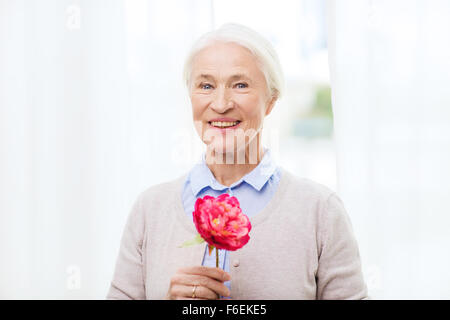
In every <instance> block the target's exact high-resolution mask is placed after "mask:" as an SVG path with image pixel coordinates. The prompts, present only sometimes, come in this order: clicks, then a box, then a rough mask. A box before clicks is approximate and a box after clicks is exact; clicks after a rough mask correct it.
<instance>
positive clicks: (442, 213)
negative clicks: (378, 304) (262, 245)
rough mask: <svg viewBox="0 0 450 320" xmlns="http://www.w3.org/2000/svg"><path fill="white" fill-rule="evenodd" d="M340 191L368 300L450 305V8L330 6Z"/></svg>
mask: <svg viewBox="0 0 450 320" xmlns="http://www.w3.org/2000/svg"><path fill="white" fill-rule="evenodd" d="M328 8H329V12H328V13H329V17H328V18H329V19H328V21H329V29H328V30H329V61H330V69H331V73H330V76H331V82H332V93H333V94H332V98H333V99H332V100H333V112H334V121H335V139H336V143H337V172H338V192H339V194H340V195H341V196H342V198H343V200H344V202H345V204H346V207H347V210H348V211H349V214H350V216H351V219H352V222H353V227H354V229H355V233H356V235H357V238H358V240H359V244H360V249H361V255H362V260H363V267H364V271H365V276H366V279H367V281H368V284H369V289H370V292H369V293H370V294H371V296H372V297H374V298H381V299H391V298H394V299H398V298H400V299H401V298H405V299H417V298H424V299H428V298H437V299H442V298H445V299H449V298H450V286H449V283H450V272H449V270H450V253H449V247H450V234H449V230H450V202H449V199H450V90H449V88H450V87H449V85H450V2H449V1H447V0H431V1H430V0H396V1H385V0H339V1H333V0H330V1H329V2H328Z"/></svg>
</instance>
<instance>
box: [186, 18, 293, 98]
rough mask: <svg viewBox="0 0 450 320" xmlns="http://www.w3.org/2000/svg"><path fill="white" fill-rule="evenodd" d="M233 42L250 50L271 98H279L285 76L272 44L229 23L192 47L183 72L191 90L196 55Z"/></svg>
mask: <svg viewBox="0 0 450 320" xmlns="http://www.w3.org/2000/svg"><path fill="white" fill-rule="evenodd" d="M217 41H219V42H225V43H227V42H233V43H236V44H238V45H240V46H242V47H244V48H246V49H248V50H249V51H250V52H251V53H252V54H253V55H254V56H255V58H256V59H257V61H258V65H259V67H260V70H261V71H262V73H263V74H264V77H265V79H266V84H267V88H268V89H269V94H270V96H271V97H276V98H279V97H281V94H282V92H283V88H284V76H283V71H282V69H281V65H280V61H279V59H278V55H277V53H276V51H275V49H274V48H273V46H272V44H271V43H270V42H269V41H268V40H266V39H265V38H264V37H263V36H261V35H260V34H259V33H257V32H256V31H254V30H252V29H250V28H248V27H245V26H243V25H240V24H235V23H228V24H224V25H223V26H221V27H220V28H219V29H216V30H213V31H210V32H208V33H205V34H204V35H203V36H201V37H200V38H199V39H198V40H197V41H196V42H195V43H194V45H193V46H192V48H191V50H190V52H189V54H188V56H187V58H186V61H185V64H184V71H183V80H184V83H185V84H186V86H187V87H188V88H189V86H190V81H191V73H192V64H193V60H194V58H195V55H196V54H197V53H198V52H200V51H201V50H202V49H204V48H206V47H208V46H209V45H211V44H212V43H214V42H217Z"/></svg>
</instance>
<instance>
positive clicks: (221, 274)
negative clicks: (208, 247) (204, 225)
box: [179, 266, 231, 282]
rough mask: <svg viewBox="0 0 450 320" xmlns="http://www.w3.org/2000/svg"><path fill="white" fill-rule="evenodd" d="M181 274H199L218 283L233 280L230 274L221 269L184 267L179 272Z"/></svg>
mask: <svg viewBox="0 0 450 320" xmlns="http://www.w3.org/2000/svg"><path fill="white" fill-rule="evenodd" d="M179 271H180V272H181V273H187V274H197V275H201V276H207V277H210V278H213V279H216V280H218V281H222V282H223V281H228V280H230V279H231V276H230V274H229V273H227V272H225V271H223V270H222V269H219V268H211V267H205V266H193V267H184V268H181V269H180V270H179Z"/></svg>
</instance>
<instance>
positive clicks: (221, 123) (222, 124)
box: [211, 121, 239, 128]
mask: <svg viewBox="0 0 450 320" xmlns="http://www.w3.org/2000/svg"><path fill="white" fill-rule="evenodd" d="M238 123H239V121H234V122H225V121H212V122H211V125H213V126H214V127H221V128H226V127H233V126H235V125H237V124H238Z"/></svg>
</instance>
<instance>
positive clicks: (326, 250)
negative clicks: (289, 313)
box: [316, 193, 368, 300]
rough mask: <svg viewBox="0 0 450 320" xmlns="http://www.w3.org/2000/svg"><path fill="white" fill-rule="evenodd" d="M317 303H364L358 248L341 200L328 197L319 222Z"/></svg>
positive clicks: (365, 291) (364, 291) (364, 295)
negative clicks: (352, 301)
mask: <svg viewBox="0 0 450 320" xmlns="http://www.w3.org/2000/svg"><path fill="white" fill-rule="evenodd" d="M319 223H320V226H319V230H321V232H320V234H321V235H320V237H321V239H322V241H321V242H322V243H321V249H320V251H319V265H318V270H317V274H316V284H317V298H318V299H327V300H330V299H336V300H337V299H339V300H340V299H367V298H368V296H367V287H366V284H365V282H364V277H363V274H362V270H361V261H360V256H359V250H358V244H357V242H356V239H355V236H354V234H353V230H352V225H351V222H350V219H349V217H348V215H347V212H346V210H345V208H344V204H343V203H342V201H341V199H340V198H339V197H338V196H337V195H336V193H332V194H331V195H330V196H329V197H328V199H327V202H326V205H325V208H324V210H323V212H322V215H321V218H320V222H319Z"/></svg>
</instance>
